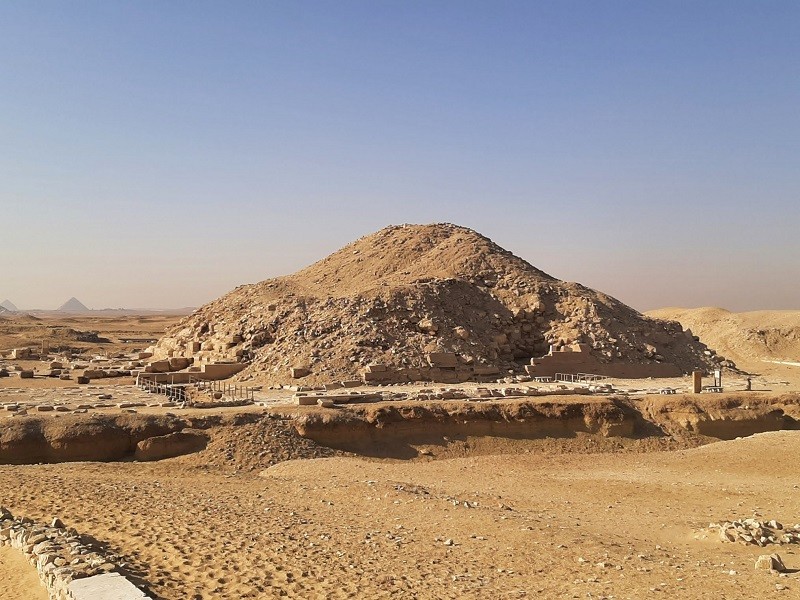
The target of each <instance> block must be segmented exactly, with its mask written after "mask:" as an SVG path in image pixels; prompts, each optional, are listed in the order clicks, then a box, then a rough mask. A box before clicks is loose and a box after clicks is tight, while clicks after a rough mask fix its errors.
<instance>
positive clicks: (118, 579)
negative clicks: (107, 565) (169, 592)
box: [68, 573, 150, 600]
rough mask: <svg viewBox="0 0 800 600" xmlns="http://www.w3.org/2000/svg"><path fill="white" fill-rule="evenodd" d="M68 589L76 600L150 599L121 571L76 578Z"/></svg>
mask: <svg viewBox="0 0 800 600" xmlns="http://www.w3.org/2000/svg"><path fill="white" fill-rule="evenodd" d="M68 590H69V593H70V594H71V595H72V598H73V599H74V600H150V597H149V596H147V595H145V593H144V592H143V591H141V590H140V589H138V588H137V587H136V586H135V585H133V584H132V583H131V582H130V581H128V580H127V579H126V578H125V577H123V576H122V575H120V574H119V573H104V574H102V575H95V576H94V577H86V578H84V579H76V580H74V581H73V582H72V583H70V584H69V587H68Z"/></svg>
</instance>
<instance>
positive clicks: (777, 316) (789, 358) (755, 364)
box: [645, 306, 800, 380]
mask: <svg viewBox="0 0 800 600" xmlns="http://www.w3.org/2000/svg"><path fill="white" fill-rule="evenodd" d="M645 314H647V315H648V316H651V317H654V318H659V319H669V320H675V321H678V322H680V323H681V325H682V326H683V327H684V328H686V329H691V331H692V332H693V334H694V335H696V336H699V337H700V339H701V340H702V341H703V342H704V343H706V344H707V345H708V346H711V347H713V348H715V349H716V350H718V351H719V352H721V353H723V354H724V355H725V356H726V357H728V358H730V359H731V360H733V361H735V362H736V364H737V365H738V366H739V367H741V368H743V369H746V370H748V371H751V372H754V373H773V374H777V375H780V376H782V377H786V378H789V379H793V380H794V379H800V373H798V369H797V367H794V366H793V365H787V364H783V365H781V364H780V362H783V363H791V362H800V310H757V311H748V312H738V313H737V312H731V311H729V310H726V309H724V308H718V307H708V306H706V307H701V308H662V309H658V310H652V311H649V312H647V313H645ZM772 361H780V362H778V363H776V362H772Z"/></svg>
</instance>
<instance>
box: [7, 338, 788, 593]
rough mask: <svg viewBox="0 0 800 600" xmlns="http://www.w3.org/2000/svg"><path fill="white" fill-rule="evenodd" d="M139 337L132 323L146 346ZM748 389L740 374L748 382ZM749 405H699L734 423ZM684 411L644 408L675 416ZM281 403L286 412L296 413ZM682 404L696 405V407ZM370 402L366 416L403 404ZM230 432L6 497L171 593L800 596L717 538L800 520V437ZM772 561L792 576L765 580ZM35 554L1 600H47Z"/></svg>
mask: <svg viewBox="0 0 800 600" xmlns="http://www.w3.org/2000/svg"><path fill="white" fill-rule="evenodd" d="M117 326H118V325H115V327H117ZM137 326H139V325H138V324H137V325H136V326H129V324H125V325H123V326H120V330H122V329H124V330H125V331H126V332H129V333H127V334H126V335H131V336H132V337H140V336H138V335H136V336H134V335H133V334H134V333H136V327H137ZM149 326H150V324H147V327H149ZM76 328H79V329H84V326H83V324H81V327H76ZM85 328H86V329H88V327H85ZM130 332H132V333H130ZM15 335H16V334H15ZM101 335H102V331H101ZM796 372H797V370H796V369H793V368H791V367H788V366H787V367H786V368H784V369H783V370H780V371H778V372H776V371H770V372H769V373H768V374H765V375H763V376H762V377H761V378H755V379H754V381H755V382H757V383H758V384H759V385H763V386H764V387H763V389H765V390H770V391H764V392H754V395H753V396H751V397H752V398H754V400H753V406H754V407H755V405H756V404H757V402H756V400H755V399H757V398H760V399H761V400H758V402H763V403H767V404H768V403H769V402H778V401H779V402H781V403H782V406H787V405H792V406H796V404H797V403H798V402H800V399H798V398H797V397H796V396H797V394H796V392H795V390H797V389H798V388H800V378H798V377H797V376H796ZM743 377H744V376H737V377H736V378H733V377H731V379H730V380H729V381H730V385H731V386H732V388H733V389H735V390H742V389H743V386H744V379H743ZM0 381H2V380H0ZM29 381H30V382H31V383H27V382H26V383H25V385H31V386H33V387H32V388H30V391H27V390H25V389H24V388H19V386H20V385H22V382H21V381H20V380H18V379H16V378H14V379H6V380H5V381H3V382H2V385H3V386H4V388H5V390H6V392H5V396H4V398H3V401H6V400H8V399H10V400H15V401H19V400H24V398H25V397H26V396H27V395H35V394H42V395H47V394H50V395H59V394H65V393H66V391H67V390H63V388H61V387H60V386H62V385H66V384H68V383H69V382H66V383H65V382H60V381H59V380H56V379H51V378H48V379H44V378H43V379H38V378H37V379H34V380H29ZM617 383H618V385H620V386H624V385H628V386H630V387H633V386H634V385H636V386H638V388H639V389H643V390H647V389H650V390H651V391H652V390H654V389H657V388H658V387H659V386H662V385H666V384H667V383H670V384H673V385H675V386H676V387H677V385H678V384H680V385H686V382H685V381H683V380H681V379H678V380H674V381H669V382H659V381H654V380H651V381H646V380H645V381H641V380H639V381H630V382H617ZM103 386H107V387H104V388H103V389H102V390H98V389H92V390H91V391H90V392H86V393H92V394H97V393H98V392H107V391H108V392H112V393H113V394H115V395H116V396H117V397H121V396H122V395H123V394H128V393H134V392H133V391H132V389H131V387H130V382H129V381H122V380H119V381H116V380H115V381H113V382H103ZM12 387H13V388H14V389H13V391H12V390H11V389H10V388H12ZM73 387H74V385H73ZM736 393H737V394H739V395H738V396H737V395H736V394H733V395H728V394H724V395H717V394H713V395H701V396H699V397H695V398H696V399H697V402H698V403H699V405H702V403H703V402H706V403H708V404H709V407H710V406H711V404H710V403H712V401H713V403H714V404H713V407H714V408H715V409H719V410H723V408H724V406H725V405H726V403H735V402H734V401H737V402H739V400H737V398H738V399H740V398H741V394H742V393H743V392H736ZM12 395H14V398H11V396H12ZM672 398H673V397H670V398H658V397H655V396H641V400H634V401H635V402H639V401H641V402H643V403H648V402H650V404H648V405H647V406H651V407H653V406H659V407H661V409H663V411H664V414H667V413H669V412H670V411H673V409H672V408H670V405H669V404H668V403H669V402H673V400H672ZM281 401H282V399H281V398H278V399H277V400H276V402H275V403H274V405H273V406H271V407H270V409H269V410H271V411H273V412H276V413H280V412H281V410H282V409H281V408H280V404H281ZM539 401H540V402H542V403H543V405H548V400H547V398H543V399H539ZM507 402H508V403H509V405H511V404H513V402H514V401H511V400H509V401H507ZM598 402H602V400H598ZM656 402H660V403H662V404H655V403H656ZM674 402H676V403H677V404H676V405H675V406H680V407H681V408H680V410H684V409H685V405H684V404H681V402H683V400H682V397H681V396H678V397H676V399H675V400H674ZM664 403H666V404H664ZM419 404H420V405H423V404H424V403H419ZM551 404H552V403H551ZM364 406H365V408H363V409H361V408H354V409H352V411H351V412H352V413H353V414H357V413H358V411H362V412H364V411H367V412H369V411H372V413H371V414H373V416H374V415H375V414H379V413H380V411H381V410H388V409H386V407H381V406H377V407H370V406H369V405H364ZM448 406H452V405H448ZM643 406H644V404H643ZM739 408H740V409H741V410H749V408H748V407H747V406H745V407H741V406H740V407H739ZM259 410H262V411H263V410H264V409H263V408H262V409H259ZM283 410H285V412H287V413H288V412H292V411H294V412H298V409H297V407H293V408H288V407H287V408H286V409H283ZM314 410H317V409H314ZM470 410H472V409H470ZM675 410H677V409H675ZM741 410H740V412H741ZM709 411H710V408H709ZM142 412H143V413H145V414H143V415H141V416H142V417H145V416H147V415H148V414H150V413H152V415H151V416H153V418H162V417H163V415H164V413H165V412H166V411H164V410H161V409H152V410H151V411H150V412H149V413H148V411H147V410H143V411H142ZM239 412H241V413H242V414H244V415H248V414H252V413H254V412H258V411H257V410H256V409H254V408H248V409H239ZM302 412H303V411H299V413H301V414H300V416H301V417H302V416H303V415H302ZM673 412H674V411H673ZM678 412H680V411H678ZM768 412H769V411H768V410H766V409H765V410H764V411H762V413H759V414H767V413H768ZM207 414H218V415H224V414H225V411H224V410H218V411H211V412H209V413H207ZM709 414H711V413H709ZM787 414H788V413H787ZM792 414H796V413H792ZM740 416H741V415H740ZM42 418H50V419H53V420H58V419H62V420H63V419H64V418H65V417H59V416H46V417H42ZM230 419H231V421H230V422H226V423H227V425H226V426H225V427H220V428H218V429H214V430H212V431H211V440H210V442H209V444H208V446H207V448H206V449H205V450H203V451H201V452H198V453H195V454H190V455H186V456H181V457H177V458H171V459H167V460H162V461H158V462H147V463H142V462H133V461H130V460H125V461H121V462H120V461H117V462H108V463H100V462H71V463H61V464H30V465H4V466H0V490H2V492H0V504H2V505H3V506H6V507H7V508H9V509H10V510H11V511H12V512H13V513H14V514H19V515H24V516H27V517H30V518H32V519H35V520H37V521H42V522H49V521H50V520H51V519H52V518H53V517H55V516H58V517H60V518H61V519H62V520H63V521H64V522H65V524H66V525H67V526H69V527H74V528H75V529H76V530H78V531H79V532H80V533H81V534H83V535H84V536H89V537H91V538H92V539H93V540H95V541H96V542H97V543H98V544H100V545H102V546H103V547H104V548H105V549H106V551H107V552H108V553H109V554H110V555H112V556H116V557H118V561H119V562H120V563H122V564H123V565H124V567H123V568H124V571H125V573H126V574H127V575H129V577H130V578H131V580H132V581H134V582H135V583H137V584H139V585H140V586H141V587H142V588H143V589H145V590H147V591H148V593H150V595H151V596H152V597H153V598H157V599H160V600H175V599H184V598H188V599H193V600H201V599H202V600H211V599H214V600H228V599H229V600H234V599H239V598H273V597H293V598H533V597H539V598H606V599H611V598H616V599H621V598H630V599H639V598H652V597H664V598H686V599H706V598H707V599H709V600H710V599H712V598H713V599H719V598H727V599H731V600H732V599H739V598H754V599H755V598H772V597H775V598H795V597H800V546H799V545H795V544H793V545H783V546H768V547H766V548H759V547H755V546H750V545H741V544H737V543H726V542H722V541H720V539H719V537H718V534H717V532H716V531H712V530H709V528H708V526H709V523H711V522H719V521H722V520H733V519H736V518H747V517H753V516H755V517H757V518H758V519H760V520H769V519H777V520H778V521H781V522H783V523H786V524H787V525H793V524H795V523H798V522H800V466H798V465H800V461H798V457H800V430H792V431H773V432H767V433H759V434H757V435H753V436H750V437H741V438H738V439H729V440H727V441H720V440H717V439H715V438H713V437H708V436H698V435H694V434H689V433H687V434H686V435H682V434H676V433H675V432H674V431H673V432H667V433H666V434H665V435H644V434H637V435H633V436H615V435H607V434H606V435H603V434H602V433H587V432H583V431H572V432H571V433H565V434H564V435H562V436H560V437H552V436H551V437H542V436H537V435H531V436H527V437H526V436H525V435H473V434H470V433H467V434H465V435H463V436H458V437H457V438H453V439H451V438H448V436H447V435H439V436H438V437H436V443H435V444H425V443H418V444H416V445H415V450H416V452H415V453H414V458H407V459H398V458H391V456H398V453H396V452H393V451H392V449H391V448H389V447H388V446H384V445H381V444H380V443H377V444H376V443H375V441H374V438H372V439H371V440H368V441H366V442H365V445H366V446H369V447H370V451H369V452H363V451H361V452H358V453H357V452H353V451H347V450H348V448H345V449H344V450H342V449H340V450H331V449H330V448H327V447H325V446H322V445H320V444H317V443H314V442H312V441H310V440H304V439H303V438H299V437H297V436H294V437H292V436H287V435H286V434H285V432H283V430H281V429H280V428H276V427H277V424H279V423H282V421H275V422H274V423H273V422H270V423H272V424H270V423H266V422H261V421H259V422H255V423H253V422H247V420H246V418H245V417H235V416H231V417H230ZM792 419H794V417H792ZM712 420H713V419H712ZM12 421H13V419H12V418H11V417H5V418H4V419H3V421H2V422H0V423H2V424H5V423H10V422H12ZM791 422H795V423H796V422H797V421H796V420H792V421H791ZM236 423H239V425H236ZM0 426H3V427H5V425H0ZM376 431H380V429H379V428H378V429H377V430H376ZM465 431H466V430H465ZM606 433H607V432H606ZM745 433H746V432H745ZM437 435H438V434H437ZM434 437H435V436H434ZM731 437H735V436H731ZM353 449H355V448H349V450H353ZM362 450H363V448H362ZM367 455H370V456H372V457H370V456H367ZM387 457H388V458H387ZM772 552H778V553H779V554H780V555H781V556H782V557H783V560H784V562H785V564H786V566H787V569H788V571H787V572H786V573H783V574H776V573H769V572H765V571H757V570H755V569H754V562H755V560H756V558H757V556H758V555H760V554H769V553H772ZM20 560H21V558H20V557H19V556H16V555H15V554H14V552H12V551H9V550H7V549H0V597H2V598H19V599H20V600H34V599H38V598H43V597H44V596H42V595H41V591H42V590H41V588H38V587H37V585H38V584H37V585H33V583H32V582H34V581H36V575H35V573H34V571H33V570H32V568H30V569H28V568H23V566H25V565H23V564H22V563H21V562H20Z"/></svg>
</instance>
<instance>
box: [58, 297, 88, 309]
mask: <svg viewBox="0 0 800 600" xmlns="http://www.w3.org/2000/svg"><path fill="white" fill-rule="evenodd" d="M56 310H58V311H60V312H89V309H88V308H86V306H85V305H84V304H83V303H82V302H81V301H80V300H78V299H77V298H75V297H74V296H73V297H72V298H70V299H69V300H67V301H66V302H64V304H62V305H61V306H59V307H58V308H57V309H56Z"/></svg>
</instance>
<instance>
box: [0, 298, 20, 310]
mask: <svg viewBox="0 0 800 600" xmlns="http://www.w3.org/2000/svg"><path fill="white" fill-rule="evenodd" d="M0 306H2V307H3V308H5V309H6V310H10V311H11V312H17V311H18V310H19V309H18V308H17V307H16V306H14V303H13V302H11V300H8V299H5V300H3V301H2V302H0Z"/></svg>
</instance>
